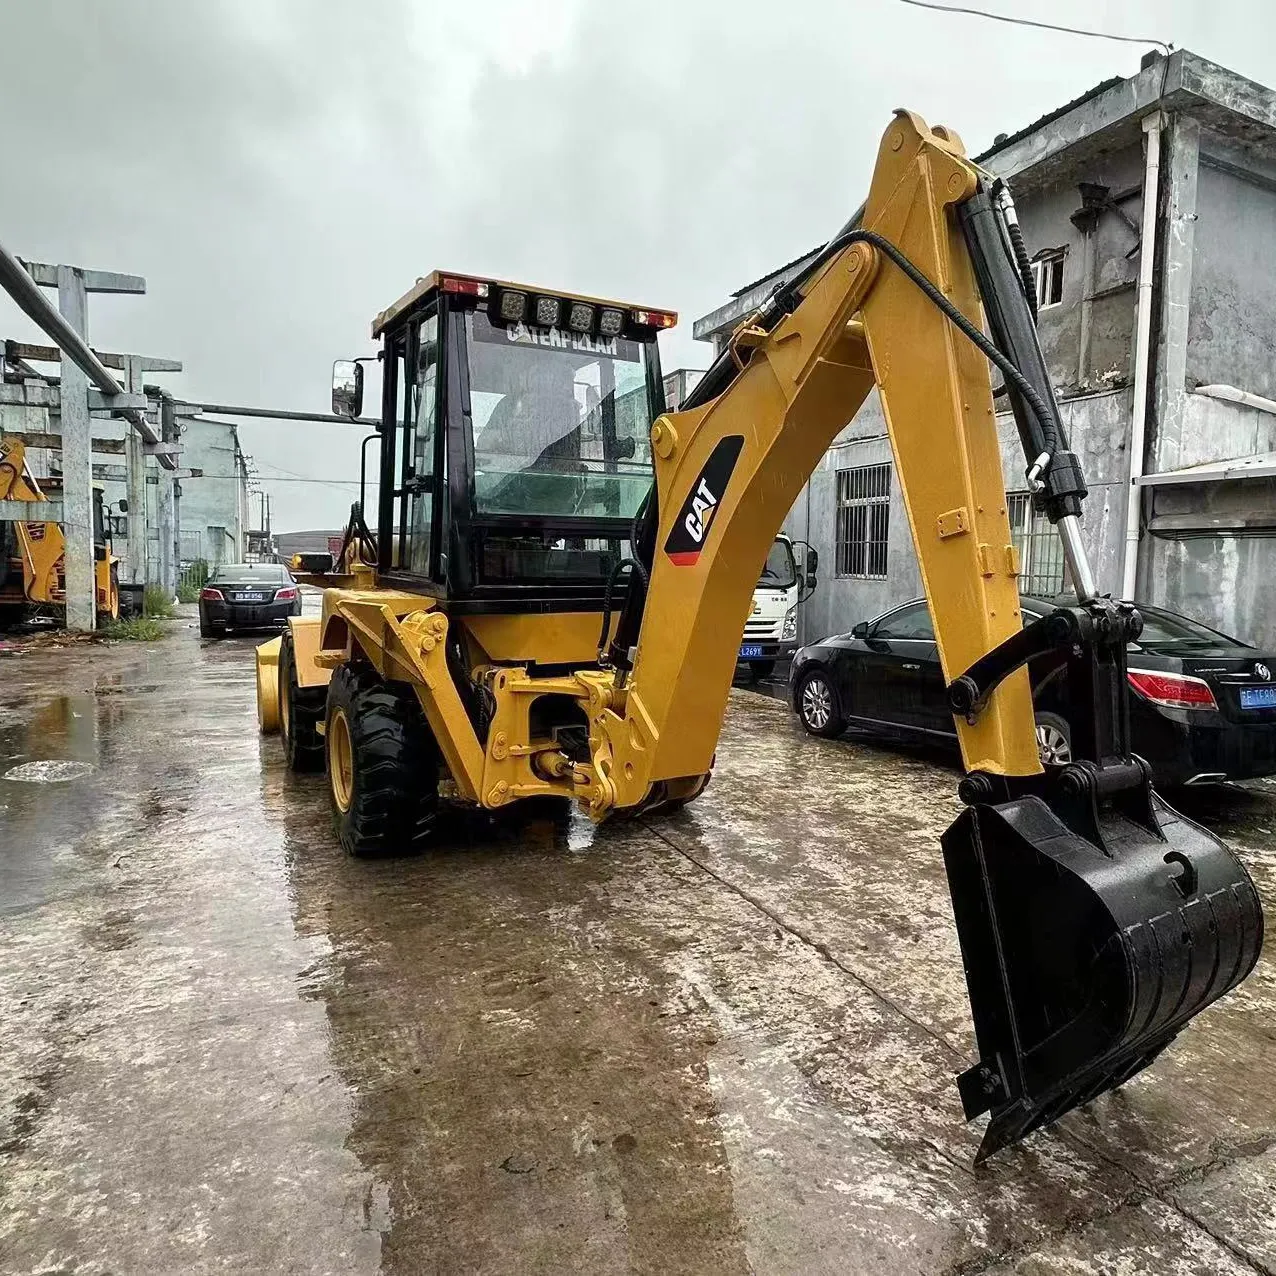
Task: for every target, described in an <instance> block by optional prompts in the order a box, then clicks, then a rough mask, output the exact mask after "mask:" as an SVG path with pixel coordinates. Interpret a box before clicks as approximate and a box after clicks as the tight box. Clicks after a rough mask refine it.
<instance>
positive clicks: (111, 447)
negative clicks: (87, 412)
mask: <svg viewBox="0 0 1276 1276" xmlns="http://www.w3.org/2000/svg"><path fill="white" fill-rule="evenodd" d="M130 437H131V436H130ZM5 438H7V439H17V440H18V442H19V443H23V444H25V445H26V446H27V447H28V448H33V447H39V448H49V449H50V450H51V451H54V452H60V451H62V436H61V435H60V434H46V433H44V432H42V431H36V430H7V431H5ZM89 442H90V446H91V448H92V450H93V451H94V452H95V453H99V454H103V455H106V456H123V455H124V449H125V441H124V440H123V439H91V440H90V441H89Z"/></svg>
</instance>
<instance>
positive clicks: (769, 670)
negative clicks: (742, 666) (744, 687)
mask: <svg viewBox="0 0 1276 1276" xmlns="http://www.w3.org/2000/svg"><path fill="white" fill-rule="evenodd" d="M774 672H775V661H774V660H753V661H750V663H749V677H750V678H752V680H753V681H754V682H761V681H762V679H763V678H769V677H770V676H771V675H772V674H773V673H774Z"/></svg>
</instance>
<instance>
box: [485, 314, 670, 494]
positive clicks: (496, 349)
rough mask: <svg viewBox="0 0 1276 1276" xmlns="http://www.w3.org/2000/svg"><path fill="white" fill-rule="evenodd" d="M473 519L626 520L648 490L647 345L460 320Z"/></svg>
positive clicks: (649, 474)
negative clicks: (464, 338) (471, 459)
mask: <svg viewBox="0 0 1276 1276" xmlns="http://www.w3.org/2000/svg"><path fill="white" fill-rule="evenodd" d="M466 333H467V336H468V338H469V340H468V341H467V346H468V349H469V377H470V411H471V415H472V420H473V429H474V494H475V500H476V503H477V508H478V511H479V513H480V514H543V515H548V516H557V517H578V518H632V517H633V516H634V514H635V513H636V512H637V510H638V506H639V505H640V504H641V503H642V500H643V497H644V496H645V495H646V494H647V491H648V489H649V488H650V487H651V477H652V469H651V444H650V438H649V436H650V431H651V405H650V400H649V397H648V392H647V362H648V358H649V345H648V343H645V342H641V341H630V340H627V339H626V338H624V337H591V336H588V335H585V334H581V333H575V332H568V331H565V330H563V329H560V328H535V327H529V326H528V325H527V324H522V323H519V324H511V325H510V326H509V327H501V326H500V325H497V324H493V323H492V322H491V321H490V320H489V319H488V317H487V314H486V313H485V312H483V311H474V312H473V313H472V314H469V315H467V316H466Z"/></svg>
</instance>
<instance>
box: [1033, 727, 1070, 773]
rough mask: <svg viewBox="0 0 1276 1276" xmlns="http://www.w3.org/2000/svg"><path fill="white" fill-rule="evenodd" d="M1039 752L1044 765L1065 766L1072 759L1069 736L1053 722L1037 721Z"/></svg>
mask: <svg viewBox="0 0 1276 1276" xmlns="http://www.w3.org/2000/svg"><path fill="white" fill-rule="evenodd" d="M1037 754H1038V755H1039V756H1040V758H1041V765H1042V766H1064V765H1066V764H1067V763H1069V762H1071V761H1072V747H1071V745H1069V744H1068V737H1067V736H1065V735H1064V734H1063V732H1062V731H1060V730H1059V728H1058V727H1056V726H1055V725H1054V724H1053V723H1052V722H1038V723H1037Z"/></svg>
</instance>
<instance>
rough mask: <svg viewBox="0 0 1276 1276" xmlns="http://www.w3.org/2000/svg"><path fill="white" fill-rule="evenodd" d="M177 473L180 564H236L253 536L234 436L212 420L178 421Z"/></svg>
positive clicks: (241, 454)
mask: <svg viewBox="0 0 1276 1276" xmlns="http://www.w3.org/2000/svg"><path fill="white" fill-rule="evenodd" d="M179 420H180V429H181V445H182V468H183V469H187V470H190V471H191V474H192V477H191V478H188V479H183V480H182V492H181V509H180V513H179V518H180V519H181V528H180V530H181V555H180V557H181V561H182V563H183V564H189V563H192V562H195V561H196V560H199V559H202V560H203V561H204V562H206V563H208V564H209V566H210V567H211V566H216V565H217V564H218V563H241V562H243V561H244V557H245V555H246V553H247V549H248V532H249V531H250V530H255V526H254V525H253V523H252V520H251V518H250V510H249V501H248V465H247V461H246V460H245V457H244V452H243V449H242V448H241V447H240V445H239V431H238V429H236V427H235V426H234V425H232V424H231V423H230V422H229V421H219V420H215V419H213V418H211V417H204V416H199V417H188V416H183V417H180V418H179Z"/></svg>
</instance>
